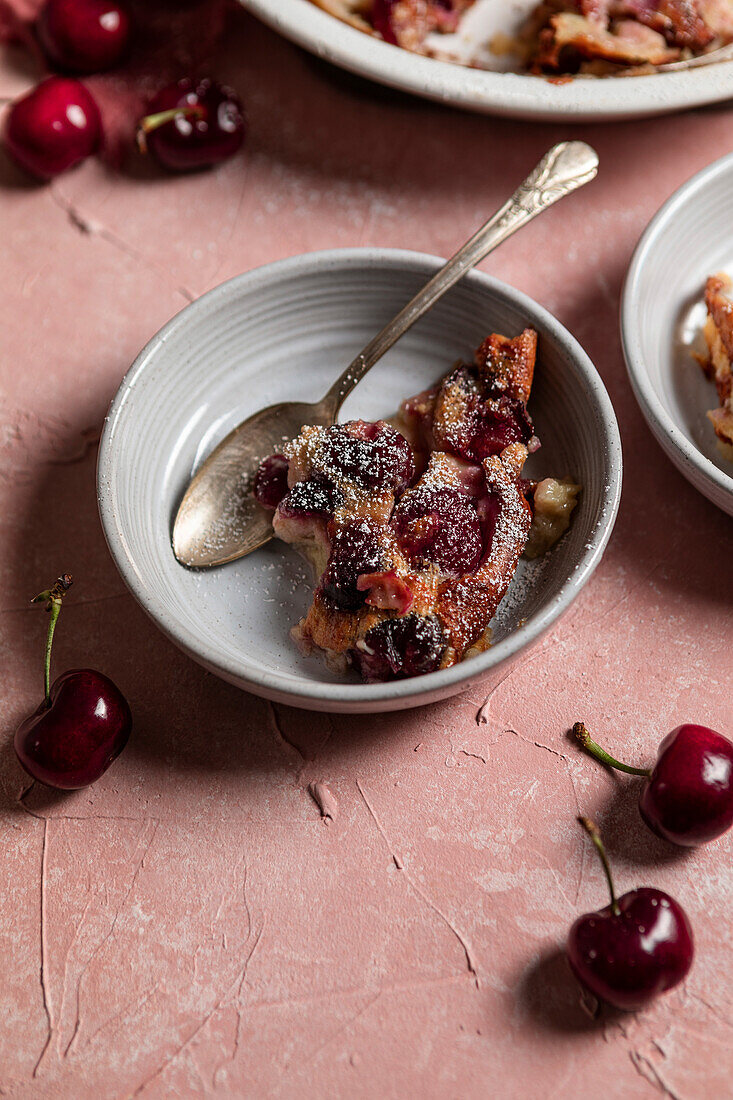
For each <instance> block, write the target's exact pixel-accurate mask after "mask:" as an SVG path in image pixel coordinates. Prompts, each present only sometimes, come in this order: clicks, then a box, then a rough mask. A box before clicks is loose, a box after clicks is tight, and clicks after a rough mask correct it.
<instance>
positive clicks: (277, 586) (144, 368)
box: [98, 249, 621, 712]
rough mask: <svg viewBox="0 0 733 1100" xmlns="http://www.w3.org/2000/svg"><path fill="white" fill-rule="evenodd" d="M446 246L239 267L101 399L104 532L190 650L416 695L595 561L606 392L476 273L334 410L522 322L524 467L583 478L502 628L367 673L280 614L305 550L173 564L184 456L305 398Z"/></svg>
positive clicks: (348, 696)
mask: <svg viewBox="0 0 733 1100" xmlns="http://www.w3.org/2000/svg"><path fill="white" fill-rule="evenodd" d="M441 263H442V261H440V260H438V259H436V258H434V257H431V256H424V255H421V254H418V253H414V252H398V251H391V250H386V249H348V250H338V251H332V252H316V253H311V254H309V255H304V256H297V257H295V258H294V259H291V260H284V261H281V262H279V263H275V264H270V265H268V266H267V267H263V268H259V269H258V270H256V271H252V272H249V273H248V274H246V275H241V276H239V277H238V278H236V279H232V280H230V281H229V282H227V283H224V284H223V285H222V286H220V287H217V288H216V289H215V290H213V291H211V292H210V293H208V294H206V295H204V296H203V297H202V298H200V299H199V300H198V301H197V302H195V303H194V304H193V305H191V306H188V307H187V308H186V309H184V310H183V311H182V312H181V313H179V314H178V315H177V316H176V317H174V318H173V320H172V321H171V322H170V323H169V324H168V325H166V327H165V328H164V329H162V330H161V332H160V333H158V335H157V336H156V337H155V338H154V339H153V340H152V341H151V342H150V343H149V344H148V346H147V347H146V348H145V349H144V350H143V352H142V353H141V354H140V356H139V357H138V359H137V360H136V362H135V363H134V365H133V367H132V369H131V370H130V372H129V373H128V374H127V376H126V377H125V379H124V380H123V382H122V385H121V386H120V389H119V392H118V394H117V396H116V397H115V400H114V401H113V403H112V406H111V409H110V412H109V417H108V420H107V424H106V427H105V431H104V434H103V436H102V442H101V447H100V455H99V468H98V492H99V505H100V512H101V516H102V523H103V526H104V530H105V534H106V536H107V541H108V543H109V547H110V550H111V551H112V554H113V556H114V559H115V561H116V563H117V566H118V568H119V569H120V572H121V573H122V576H123V578H124V579H125V581H126V583H127V584H128V586H129V587H130V589H131V591H132V592H133V594H134V595H135V597H136V598H137V599H138V601H139V602H140V604H141V605H142V607H143V608H144V609H145V610H146V611H147V612H148V614H149V615H150V616H151V617H152V618H153V619H154V621H155V622H156V623H157V624H158V626H159V627H160V628H161V629H162V630H163V631H164V632H165V633H166V634H167V635H168V637H169V638H171V639H172V640H173V641H174V642H175V643H176V644H177V645H179V646H180V647H181V648H182V649H183V650H184V651H185V652H186V653H188V654H189V655H190V656H191V657H193V658H194V659H195V660H196V661H198V662H200V663H201V664H202V665H204V666H205V667H206V668H208V669H210V670H211V671H212V672H215V673H216V674H217V675H219V676H222V677H223V678H224V679H226V680H229V681H230V682H231V683H234V684H237V685H239V686H240V687H242V688H246V689H247V690H249V691H253V692H255V693H257V694H259V695H264V696H266V697H267V698H270V699H274V700H276V701H280V702H287V703H291V704H293V705H299V706H304V707H309V708H312V709H316V710H334V711H352V712H357V711H385V710H394V709H399V708H402V707H408V706H416V705H418V704H422V703H427V702H430V701H432V700H435V699H440V698H443V697H445V696H449V695H452V694H454V693H455V692H458V691H461V690H463V689H464V688H466V687H468V685H469V684H471V683H472V682H473V681H475V680H477V679H479V678H480V677H482V676H485V674H486V673H487V672H488V671H489V670H490V669H494V668H495V667H496V666H497V665H499V664H501V663H502V662H503V661H507V660H509V659H511V658H512V657H515V656H516V654H517V653H518V652H519V651H520V650H521V649H523V648H524V647H525V646H526V645H528V644H529V643H530V642H533V641H534V640H535V639H536V638H537V637H538V636H539V635H540V634H541V633H542V632H543V631H544V630H546V629H547V627H549V626H550V625H551V624H552V623H553V622H554V621H555V620H556V619H557V618H558V616H559V615H560V614H561V613H562V612H563V611H564V610H565V609H566V608H567V607H568V606H569V604H570V603H571V602H572V600H573V599H574V597H575V596H576V595H577V594H578V592H579V591H580V589H581V588H582V587H583V585H584V584H585V582H586V581H587V580H588V578H589V577H590V575H591V573H592V572H593V570H594V569H595V567H596V565H597V564H598V562H599V561H600V558H601V555H602V553H603V550H604V547H605V545H606V543H607V541H608V538H609V536H610V534H611V530H612V527H613V523H614V519H615V516H616V511H617V508H618V500H619V494H620V489H621V445H620V441H619V433H618V427H617V424H616V418H615V416H614V412H613V408H612V406H611V403H610V401H609V398H608V395H607V393H606V391H605V389H604V387H603V383H602V382H601V380H600V378H599V376H598V374H597V373H596V370H595V368H594V367H593V364H592V363H591V362H590V360H589V359H588V357H587V355H586V354H585V353H584V352H583V350H582V348H580V346H579V345H578V344H577V343H576V341H575V340H574V339H573V337H572V336H571V335H570V334H569V333H568V332H567V331H566V330H565V329H564V328H563V327H562V325H560V324H558V322H557V321H556V320H554V319H553V318H552V317H551V316H550V314H549V313H547V312H546V311H545V310H544V309H542V308H541V307H540V306H538V305H537V304H536V303H535V302H533V301H531V299H529V298H527V297H525V295H523V294H520V293H519V292H518V291H516V290H513V289H512V288H511V287H508V286H505V285H504V284H502V283H500V282H498V281H497V280H496V279H492V278H489V277H488V276H487V275H483V274H479V273H476V272H472V273H471V274H470V275H468V276H467V277H466V278H465V279H464V280H463V281H462V282H461V283H460V284H459V285H458V286H456V287H455V288H454V289H453V290H452V291H450V293H449V294H448V295H446V297H445V298H443V299H442V300H441V301H440V302H439V303H438V304H437V305H436V306H435V307H434V308H433V310H432V311H431V312H430V313H429V314H428V315H427V316H426V317H424V318H423V319H422V321H420V322H419V323H418V324H417V325H416V326H415V328H414V329H412V331H411V332H410V333H408V334H407V335H406V336H405V337H404V338H403V339H402V340H401V341H400V342H399V343H398V344H397V346H396V347H395V348H393V350H392V351H391V352H390V353H389V354H388V355H387V356H385V358H384V359H383V360H382V361H381V362H380V363H379V364H378V365H377V366H376V367H375V368H374V369H373V370H372V371H371V373H370V374H369V376H368V377H367V378H366V379H365V380H364V381H363V382H362V383H361V384H360V385H359V387H358V388H357V390H356V391H355V392H354V393H353V394H352V395H351V397H350V398H349V400H348V401H347V403H346V404H345V406H344V409H343V417H344V419H348V418H349V417H354V416H364V417H367V418H369V417H375V418H376V417H378V416H380V415H384V414H389V413H390V412H392V411H393V410H394V409H396V408H397V405H398V404H399V402H400V400H401V399H402V398H403V397H405V396H407V395H409V394H412V393H416V392H417V391H419V390H421V389H424V388H425V387H426V386H428V385H429V384H432V383H433V382H434V381H435V380H436V379H437V378H438V377H439V376H440V375H441V374H442V373H444V372H445V370H446V369H447V368H448V367H450V365H451V364H452V363H453V362H454V360H455V359H456V358H458V357H459V356H468V355H470V354H471V353H472V351H473V349H474V347H475V346H476V345H477V344H478V343H479V342H480V341H481V339H482V338H483V337H484V336H485V335H486V334H487V333H488V332H490V331H493V330H497V331H500V332H506V333H508V334H515V333H517V332H519V331H520V330H521V329H522V328H523V327H524V326H525V325H527V324H530V325H533V326H534V327H535V328H536V329H537V330H538V332H539V334H540V358H539V367H538V370H537V373H536V384H535V389H534V390H533V394H532V400H531V405H530V408H531V411H532V414H533V416H534V418H535V422H536V425H537V429H538V432H539V434H540V436H541V437H542V440H543V447H542V449H541V450H540V451H539V452H538V453H537V454H536V455H535V456H533V457H532V460H531V462H532V466H531V467H529V470H530V472H532V471H534V473H537V474H543V473H548V474H550V473H552V474H556V475H558V476H563V475H565V474H570V475H572V476H573V477H574V478H575V479H577V480H578V481H579V482H581V483H582V485H583V494H582V497H581V500H580V504H579V506H578V508H577V509H576V512H575V514H574V516H573V522H572V526H571V529H570V530H569V532H568V533H567V535H566V536H565V537H564V538H563V540H562V541H561V542H560V543H559V544H558V546H557V547H556V548H555V549H554V550H553V551H552V552H551V554H549V555H548V556H547V557H546V558H545V559H543V560H541V561H540V562H539V563H533V564H525V563H522V564H521V566H520V570H519V572H518V574H517V576H516V577H515V579H514V582H513V584H512V586H511V589H510V591H509V594H508V596H507V598H506V599H505V601H504V603H503V604H502V606H501V608H500V609H499V613H498V614H497V616H496V619H495V620H494V623H493V626H494V640H495V644H494V645H493V646H492V648H491V649H490V650H488V651H487V652H486V653H483V654H482V655H481V656H479V657H476V658H474V659H473V660H470V661H467V662H466V663H465V664H462V665H457V666H456V667H454V668H450V669H445V670H444V671H441V672H434V673H431V674H430V675H428V676H421V677H416V678H413V679H410V680H402V681H398V682H396V683H391V684H368V685H365V684H362V683H360V682H359V681H358V680H357V679H356V677H355V676H354V677H353V678H349V677H340V676H337V675H334V674H332V673H330V672H329V671H328V670H327V669H326V667H325V665H324V664H323V662H322V661H320V660H319V659H318V658H316V657H311V658H304V657H302V656H300V655H299V653H298V652H297V650H296V648H295V646H294V645H293V643H292V642H291V640H290V637H289V629H290V627H291V626H292V625H293V624H294V623H295V622H297V620H298V618H299V617H300V616H301V615H302V614H303V612H304V610H305V608H306V606H307V604H308V601H309V597H310V588H309V580H310V578H309V577H308V575H307V572H306V570H305V568H304V566H303V564H302V563H301V561H300V559H299V558H298V557H297V556H296V555H295V554H294V553H293V552H292V551H291V550H289V549H288V548H286V547H284V546H283V545H282V544H281V543H278V542H274V541H273V542H272V543H270V544H269V545H268V546H266V547H264V548H262V549H261V550H259V551H257V552H256V553H255V554H252V555H250V556H249V557H248V558H244V559H243V560H241V561H238V562H233V563H231V564H230V565H227V566H224V567H223V568H221V569H216V570H211V571H201V572H192V571H189V570H186V569H184V568H183V567H182V566H180V565H179V564H178V563H177V561H176V560H175V558H174V556H173V552H172V550H171V543H170V531H171V522H172V518H173V515H174V513H175V509H176V505H177V503H178V500H179V499H180V496H181V494H182V492H183V490H184V488H185V486H186V484H187V482H188V480H189V478H190V476H191V474H192V473H193V471H194V470H195V469H196V468H197V467H198V466H199V464H200V463H201V461H202V459H203V458H204V457H205V456H206V454H208V452H209V451H210V450H211V449H212V448H213V447H214V445H215V444H216V443H217V442H218V440H220V439H221V438H222V436H223V435H225V434H226V433H227V432H228V431H229V430H230V429H231V428H232V427H234V426H235V425H236V424H237V423H238V422H239V421H240V420H242V419H244V418H245V417H246V416H248V415H249V414H250V413H252V412H254V411H255V410H256V409H258V408H260V407H261V406H263V405H266V404H270V403H271V402H275V401H280V400H283V399H286V398H295V399H299V400H308V401H310V400H314V399H316V398H318V397H320V395H321V394H322V393H324V392H325V390H326V388H327V387H328V385H329V384H330V383H331V381H332V380H333V379H334V377H335V376H336V375H337V373H338V372H339V371H340V370H341V369H342V368H343V366H344V364H346V363H348V362H349V361H350V360H351V359H352V358H353V356H354V354H355V353H356V352H357V351H359V350H360V348H361V347H362V345H364V344H365V343H366V342H367V340H368V338H369V337H370V336H372V335H373V334H374V333H375V332H376V331H377V330H378V329H379V328H380V327H381V326H382V325H383V324H384V323H385V322H386V321H387V320H388V319H389V318H390V317H391V316H392V315H393V313H395V312H396V310H397V308H398V307H399V306H400V305H402V304H403V303H404V302H405V301H406V300H407V299H408V298H409V297H410V296H411V295H412V294H413V293H414V292H415V291H416V290H417V289H418V288H419V287H420V286H421V285H422V283H424V282H425V281H426V280H427V279H428V277H429V276H430V275H432V274H433V273H434V272H435V270H436V269H437V267H438V266H440V264H441Z"/></svg>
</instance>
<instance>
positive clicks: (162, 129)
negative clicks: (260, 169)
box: [137, 77, 245, 172]
mask: <svg viewBox="0 0 733 1100" xmlns="http://www.w3.org/2000/svg"><path fill="white" fill-rule="evenodd" d="M244 135H245V122H244V114H243V112H242V104H241V103H240V101H239V99H238V97H237V95H236V93H235V92H233V91H232V89H231V88H227V87H225V86H224V85H223V84H217V83H216V81H214V80H209V79H208V77H206V78H204V79H202V80H196V81H194V80H190V79H188V78H187V77H186V78H185V79H183V80H179V81H177V83H175V84H169V85H168V87H167V88H163V89H162V91H160V92H158V94H157V95H156V96H155V98H154V99H153V100H152V102H151V103H150V105H149V107H148V113H147V114H146V115H145V117H144V118H142V119H141V120H140V122H139V123H138V131H137V140H138V145H139V147H140V149H141V151H142V152H149V153H151V154H152V156H154V157H155V159H156V160H157V161H158V162H159V163H160V164H162V165H163V167H165V168H170V169H171V170H172V171H175V172H187V171H190V170H192V169H197V168H208V167H210V166H211V165H213V164H218V163H219V162H220V161H222V160H226V159H227V158H228V157H231V156H233V154H234V153H236V152H237V150H238V149H239V147H240V146H241V144H242V142H243V140H244Z"/></svg>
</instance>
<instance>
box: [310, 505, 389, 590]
mask: <svg viewBox="0 0 733 1100" xmlns="http://www.w3.org/2000/svg"><path fill="white" fill-rule="evenodd" d="M381 566H382V551H381V548H380V545H379V540H378V538H377V533H376V531H375V529H374V527H373V526H372V525H371V524H370V523H369V522H368V521H367V520H363V521H361V522H358V523H350V524H348V525H347V526H345V527H340V528H339V529H338V531H336V533H335V534H334V536H333V538H332V541H331V554H330V557H329V559H328V565H327V566H326V570H325V572H324V574H323V577H322V578H321V593H322V594H323V596H324V598H325V599H326V600H327V601H328V602H329V603H331V604H333V606H334V607H338V608H340V609H341V610H342V611H355V610H356V609H357V608H359V607H361V606H362V605H363V604H364V603H365V601H366V595H367V593H366V592H364V591H362V590H360V589H359V586H358V581H359V577H361V576H362V575H363V574H369V573H375V572H376V571H377V570H378V569H380V568H381Z"/></svg>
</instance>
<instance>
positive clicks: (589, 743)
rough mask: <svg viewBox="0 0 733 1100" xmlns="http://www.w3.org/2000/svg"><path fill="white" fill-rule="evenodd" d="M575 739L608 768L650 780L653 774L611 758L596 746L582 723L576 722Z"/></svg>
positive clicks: (647, 770) (574, 727)
mask: <svg viewBox="0 0 733 1100" xmlns="http://www.w3.org/2000/svg"><path fill="white" fill-rule="evenodd" d="M573 737H574V738H575V740H576V741H577V742H578V744H579V745H580V746H581V747H582V748H584V749H585V751H586V752H587V753H589V754H590V755H591V756H594V757H595V758H596V760H600V762H601V764H605V765H606V767H607V768H615V769H616V770H617V771H620V772H628V774H629V775H643V776H646V778H649V776H650V775H651V774H652V773H651V770H650V769H649V768H632V767H631V765H630V764H622V763H621V761H620V760H617V759H616V757H615V756H611V754H610V753H608V752H606V750H605V749H602V748H601V746H600V745H597V744H596V742H595V741H594V740H593V738H592V737H591V735H590V734H589V733H588V730H587V729H586V728H585V726H584V725H583V723H582V722H576V723H575V725H574V726H573Z"/></svg>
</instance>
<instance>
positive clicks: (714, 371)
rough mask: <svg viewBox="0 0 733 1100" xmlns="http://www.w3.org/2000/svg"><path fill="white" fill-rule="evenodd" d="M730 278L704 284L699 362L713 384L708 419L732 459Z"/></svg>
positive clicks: (732, 291)
mask: <svg viewBox="0 0 733 1100" xmlns="http://www.w3.org/2000/svg"><path fill="white" fill-rule="evenodd" d="M732 294H733V281H732V280H731V279H730V278H729V276H728V275H726V274H725V273H722V272H721V273H719V274H717V275H711V276H710V278H709V279H708V280H707V283H706V285H705V304H706V306H707V308H708V318H707V321H706V324H705V328H704V330H703V331H704V336H705V341H706V343H707V346H708V357H707V359H705V360H702V361H700V365H701V366H702V369H703V371H704V372H705V375H706V377H708V378H709V379H710V380H711V381H712V382H714V383H715V388H716V390H717V394H718V402H719V408H717V409H710V410H709V412H708V414H707V415H708V419H709V420H710V422H711V424H712V425H713V428H714V430H715V434H716V436H717V437H718V441H719V443H720V444H721V449H722V451H723V454H724V455H725V457H726V458H728V459H733V454H732V453H731V451H730V449H731V448H733V369H732V366H731V365H732V364H733V301H732V300H731V295H732Z"/></svg>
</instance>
